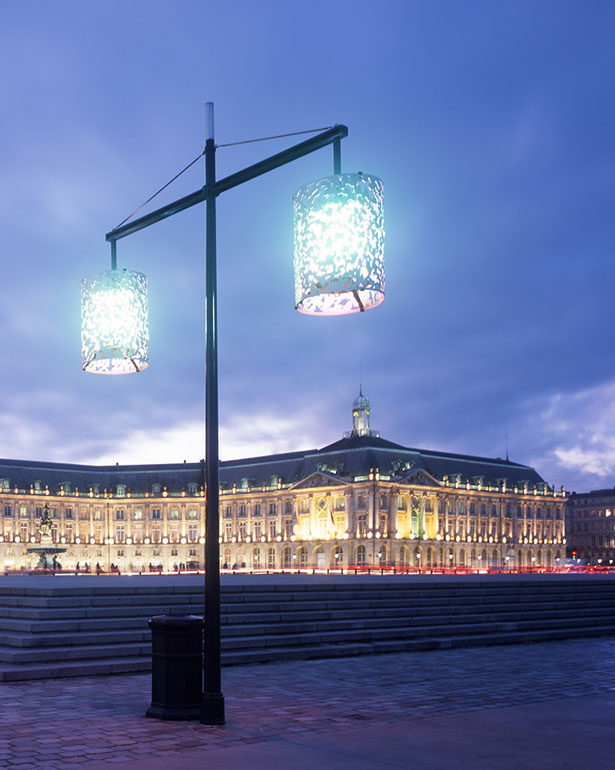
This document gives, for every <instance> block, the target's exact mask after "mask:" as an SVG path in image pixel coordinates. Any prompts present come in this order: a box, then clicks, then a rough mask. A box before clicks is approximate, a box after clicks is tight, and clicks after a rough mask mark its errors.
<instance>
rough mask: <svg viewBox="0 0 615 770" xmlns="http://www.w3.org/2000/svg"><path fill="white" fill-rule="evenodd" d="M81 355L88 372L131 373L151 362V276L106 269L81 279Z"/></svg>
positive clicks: (144, 367)
mask: <svg viewBox="0 0 615 770" xmlns="http://www.w3.org/2000/svg"><path fill="white" fill-rule="evenodd" d="M81 356H82V367H83V369H84V370H85V371H86V372H94V373H96V374H128V373H130V372H140V371H141V370H143V369H146V368H147V366H148V365H149V329H148V315H147V278H146V277H145V275H143V273H136V272H133V271H131V270H106V271H105V272H103V273H94V274H93V275H88V276H86V277H85V278H84V279H83V280H82V281H81Z"/></svg>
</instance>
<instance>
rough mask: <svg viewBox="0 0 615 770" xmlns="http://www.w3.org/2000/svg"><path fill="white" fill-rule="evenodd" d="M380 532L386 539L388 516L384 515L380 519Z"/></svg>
mask: <svg viewBox="0 0 615 770" xmlns="http://www.w3.org/2000/svg"><path fill="white" fill-rule="evenodd" d="M378 531H379V532H380V534H381V535H382V536H383V537H385V536H386V532H387V517H386V514H382V515H380V516H379V517H378Z"/></svg>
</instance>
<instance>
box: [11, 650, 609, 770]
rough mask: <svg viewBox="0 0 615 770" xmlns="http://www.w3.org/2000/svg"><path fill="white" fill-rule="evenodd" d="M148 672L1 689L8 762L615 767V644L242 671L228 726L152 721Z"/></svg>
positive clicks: (230, 685)
mask: <svg viewBox="0 0 615 770" xmlns="http://www.w3.org/2000/svg"><path fill="white" fill-rule="evenodd" d="M150 687H151V677H150V675H149V674H129V675H117V676H107V677H84V678H78V679H63V680H62V679H57V680H46V681H37V682H19V683H5V684H2V685H1V686H0V704H1V710H0V767H6V768H19V769H20V770H28V768H36V769H37V770H42V769H43V768H44V770H55V769H56V768H57V770H73V769H76V768H84V769H85V770H97V768H102V767H107V768H109V767H116V768H118V770H123V768H126V769H127V768H129V767H130V768H148V770H157V769H158V768H182V770H191V769H192V768H197V767H198V768H202V767H204V766H207V767H211V768H216V770H235V769H237V770H239V769H240V768H246V767H250V768H252V769H253V770H260V768H265V767H267V768H268V769H269V770H276V768H278V767H279V768H288V767H293V768H294V769H295V770H302V768H306V770H307V768H308V767H310V768H313V767H314V766H315V765H316V766H320V767H322V768H327V770H329V768H331V769H332V770H335V769H339V770H346V769H347V768H348V770H349V769H350V768H353V770H364V769H365V770H369V768H374V769H378V768H405V769H406V770H413V768H422V770H426V769H427V770H429V769H431V768H433V769H434V770H436V768H455V770H458V769H459V768H471V770H482V769H483V768H484V770H491V769H492V768H498V770H501V769H504V770H505V769H506V768H509V767H510V768H513V767H515V768H519V767H524V768H541V770H542V769H543V768H551V767H553V768H556V767H557V768H560V769H561V768H585V767H591V768H592V770H602V768H604V769H605V770H606V768H609V769H610V768H613V767H615V759H614V757H615V727H614V726H613V725H614V720H615V640H611V639H608V640H605V639H600V640H578V641H577V640H573V641H565V642H550V643H542V644H535V645H515V646H501V647H489V648H475V649H460V650H441V651H434V652H418V653H401V654H392V655H377V656H364V657H359V658H351V659H327V660H316V661H301V662H284V663H272V664H267V665H260V666H259V665H252V666H237V667H233V668H226V669H224V671H223V690H224V693H225V698H226V709H227V724H226V725H225V726H224V727H208V726H204V725H201V724H199V723H198V722H188V723H186V722H175V723H174V722H162V721H158V720H152V719H147V718H146V717H145V710H146V708H147V707H148V705H149V702H150V694H151V690H150Z"/></svg>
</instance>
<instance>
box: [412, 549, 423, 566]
mask: <svg viewBox="0 0 615 770" xmlns="http://www.w3.org/2000/svg"><path fill="white" fill-rule="evenodd" d="M412 566H413V567H422V566H423V554H422V553H421V549H420V548H419V547H418V545H417V547H416V548H415V549H414V552H413V554H412Z"/></svg>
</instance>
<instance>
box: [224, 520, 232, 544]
mask: <svg viewBox="0 0 615 770" xmlns="http://www.w3.org/2000/svg"><path fill="white" fill-rule="evenodd" d="M224 537H225V538H226V540H230V539H231V538H232V537H233V525H232V524H231V522H230V521H227V522H226V524H225V525H224Z"/></svg>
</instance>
